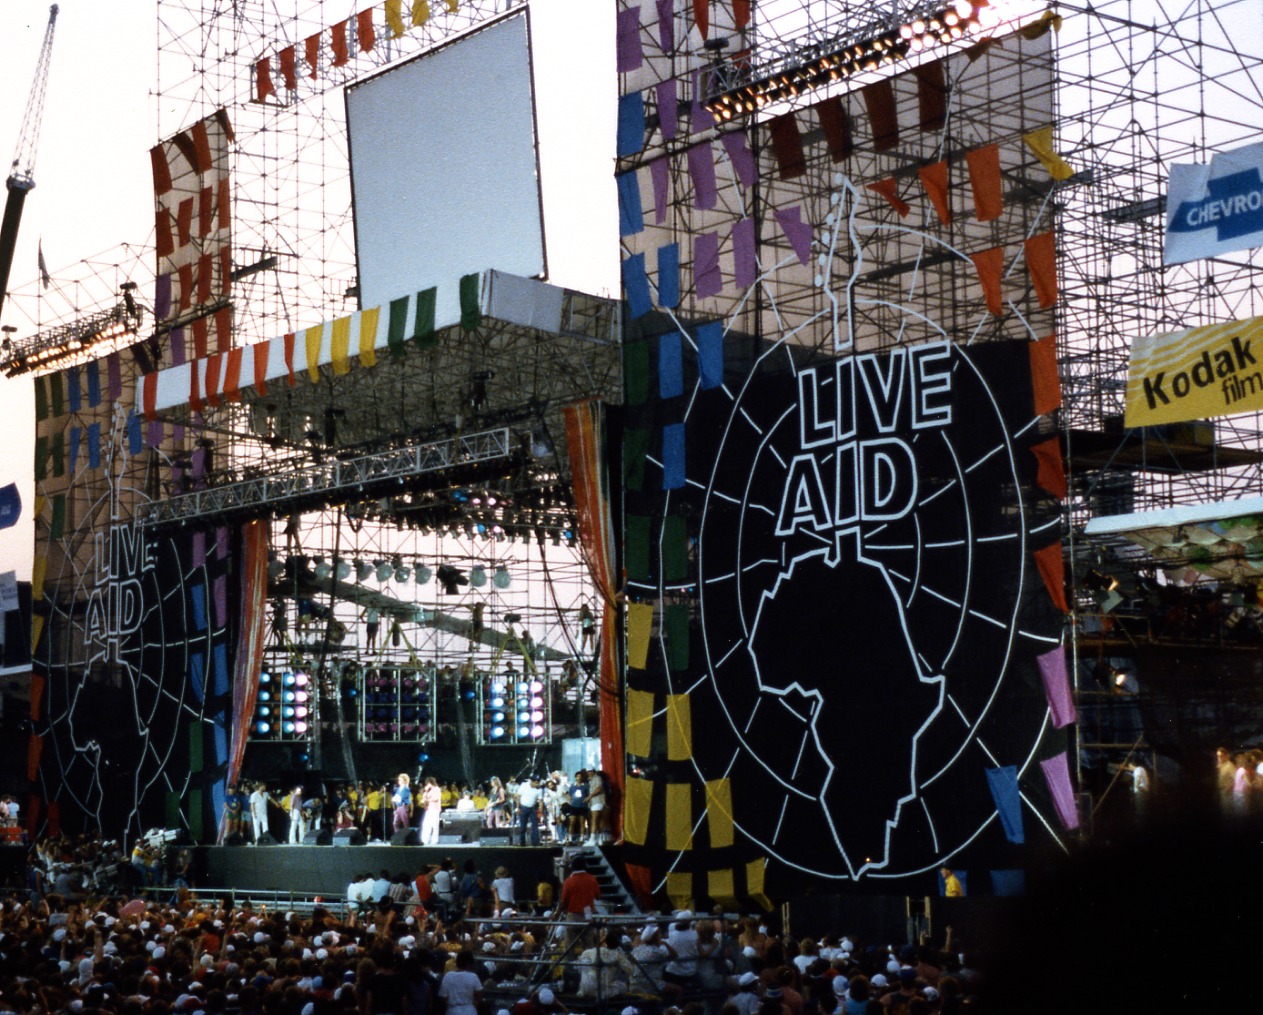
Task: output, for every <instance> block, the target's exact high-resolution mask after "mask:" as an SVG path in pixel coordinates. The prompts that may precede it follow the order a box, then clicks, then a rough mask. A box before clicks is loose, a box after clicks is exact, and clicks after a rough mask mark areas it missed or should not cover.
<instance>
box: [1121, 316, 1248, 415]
mask: <svg viewBox="0 0 1263 1015" xmlns="http://www.w3.org/2000/svg"><path fill="white" fill-rule="evenodd" d="M1260 409H1263V317H1251V318H1248V319H1246V320H1244V321H1228V322H1226V323H1224V324H1207V325H1204V326H1202V327H1199V328H1189V329H1187V330H1186V331H1175V332H1170V333H1168V334H1165V335H1146V336H1144V337H1142V338H1138V339H1136V341H1135V343H1134V344H1133V345H1132V350H1131V362H1130V363H1129V364H1128V369H1127V409H1126V413H1125V415H1124V423H1125V425H1127V426H1128V427H1135V426H1152V425H1153V424H1155V423H1180V422H1184V421H1186V420H1193V419H1206V418H1208V417H1211V416H1230V415H1232V414H1233V413H1238V412H1254V411H1257V410H1260Z"/></svg>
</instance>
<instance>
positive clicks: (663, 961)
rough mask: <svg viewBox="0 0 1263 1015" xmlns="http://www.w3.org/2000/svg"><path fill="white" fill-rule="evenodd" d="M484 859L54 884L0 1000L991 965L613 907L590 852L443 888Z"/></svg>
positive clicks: (41, 1007) (229, 1003) (567, 1007)
mask: <svg viewBox="0 0 1263 1015" xmlns="http://www.w3.org/2000/svg"><path fill="white" fill-rule="evenodd" d="M445 871H446V874H447V877H446V878H445V877H444V876H443V875H444V872H445ZM469 873H470V872H468V871H467V872H466V874H465V875H462V877H461V878H460V879H459V880H457V879H456V878H455V874H454V871H453V870H452V869H451V868H450V861H448V863H447V865H439V866H438V867H437V868H436V869H433V870H425V871H421V872H418V873H417V874H416V875H415V877H413V878H411V879H408V878H404V879H398V878H395V879H391V878H389V877H381V878H367V877H366V878H362V879H357V882H356V883H355V884H353V885H352V886H351V889H350V890H349V892H348V895H349V901H350V903H351V904H350V905H347V906H341V905H339V906H330V907H325V906H323V905H317V906H316V907H315V908H314V909H313V910H312V911H310V912H309V913H296V912H285V913H281V912H271V911H269V910H268V909H267V907H266V906H259V907H258V908H255V907H253V906H252V905H251V904H250V903H248V902H242V903H241V904H240V905H236V904H235V903H234V900H232V899H231V898H230V897H225V898H222V899H215V900H213V901H205V900H199V899H198V898H197V897H196V895H195V894H194V893H193V892H191V891H190V890H189V889H187V888H180V889H164V890H163V891H161V892H151V893H147V894H145V895H140V896H136V897H130V898H129V897H127V896H122V897H118V896H107V897H104V898H99V897H97V896H96V895H95V893H93V892H92V891H90V890H89V891H72V892H70V893H69V894H62V893H59V892H45V891H44V890H43V889H44V886H42V885H36V886H33V888H32V891H31V892H30V893H29V894H28V895H27V896H25V897H21V898H19V897H13V898H10V899H8V900H7V901H5V902H4V903H3V905H2V906H0V1011H18V1012H29V1013H32V1015H34V1013H44V1012H73V1013H76V1015H95V1013H97V1012H109V1013H119V1015H218V1013H236V1012H241V1013H255V1012H259V1013H266V1015H326V1013H335V1012H336V1013H343V1012H346V1013H350V1012H356V1013H358V1015H374V1013H383V1015H385V1013H394V1015H491V1013H494V1015H506V1013H509V1015H566V1013H568V1012H570V1011H572V1010H573V1011H578V1010H583V1011H602V1012H615V1013H620V1015H834V1013H836V1015H854V1013H857V1012H860V1013H865V1015H867V1013H869V1012H873V1013H885V1012H903V1013H908V1015H921V1013H951V1012H957V1011H962V1010H964V1008H965V1007H967V1006H969V1005H971V1004H972V1003H973V994H974V992H975V987H976V983H977V977H976V974H974V973H973V972H971V971H970V969H969V968H968V967H966V966H964V965H963V964H962V957H961V956H958V955H956V954H953V953H954V951H955V948H956V946H955V945H954V944H953V943H952V942H951V941H950V931H949V940H948V941H947V942H945V946H944V948H942V949H939V948H934V947H931V946H929V945H928V943H926V942H922V943H921V945H920V946H918V947H904V948H893V947H887V946H884V945H882V946H877V945H873V946H866V945H865V944H864V943H863V942H861V941H859V940H858V938H855V937H848V936H843V935H826V936H825V937H823V938H821V939H819V940H817V939H815V938H803V939H795V938H793V937H791V936H789V935H784V934H781V933H778V932H776V931H775V930H774V929H772V928H771V927H769V926H768V925H766V924H764V923H763V922H761V920H760V919H758V918H754V917H745V918H740V919H731V918H729V917H726V916H724V915H722V914H714V915H711V916H703V915H695V914H693V913H691V912H687V911H677V912H675V913H673V914H663V915H654V916H637V917H635V918H631V917H619V916H614V915H609V916H601V915H600V908H601V907H600V901H599V894H600V889H599V886H598V885H597V884H596V881H595V879H594V878H593V877H592V875H591V874H589V873H587V872H586V871H585V870H583V869H582V858H579V859H578V862H577V866H576V868H575V869H573V870H572V871H571V872H570V873H569V875H568V876H567V878H566V880H565V882H564V883H563V884H562V886H561V889H560V892H559V893H558V894H557V898H556V899H555V900H554V899H553V898H552V897H545V898H542V897H541V896H540V895H539V894H538V893H537V894H534V895H531V896H530V897H529V898H527V899H526V900H525V901H522V900H519V899H518V897H517V896H518V895H519V893H518V892H517V891H516V890H515V888H514V885H513V882H512V878H511V875H509V872H508V871H507V870H504V869H503V868H501V869H499V870H497V871H496V877H495V879H493V881H492V884H491V887H490V902H489V903H487V904H485V905H484V904H482V903H481V902H476V901H473V900H475V899H478V898H479V897H480V891H481V889H480V888H479V887H478V882H479V877H474V878H473V879H472V882H471V884H472V886H473V887H471V888H470V889H469V895H468V896H467V897H466V905H465V907H464V908H463V909H462V908H461V907H460V905H459V904H458V903H454V904H452V905H447V904H445V903H444V902H443V900H442V899H441V895H442V894H443V893H445V892H446V891H448V890H449V887H450V886H451V885H452V884H454V885H455V887H454V888H452V889H451V890H453V891H454V892H455V893H456V897H457V899H458V900H459V899H460V898H461V897H462V896H463V894H464V893H465V891H466V889H465V883H466V881H467V880H468V875H469ZM474 873H475V874H476V873H477V872H474ZM405 882H407V883H405ZM519 906H521V908H518V907H519ZM532 911H535V912H537V913H539V914H541V915H537V916H535V917H527V916H524V915H523V914H524V913H526V912H532ZM542 916H551V917H552V918H553V919H551V920H550V919H544V918H541V917H542ZM593 917H595V919H593Z"/></svg>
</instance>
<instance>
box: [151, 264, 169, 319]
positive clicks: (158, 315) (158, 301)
mask: <svg viewBox="0 0 1263 1015" xmlns="http://www.w3.org/2000/svg"><path fill="white" fill-rule="evenodd" d="M170 313H171V275H170V273H169V272H168V273H166V274H163V275H159V276H157V277H156V278H155V279H154V284H153V315H154V318H155V319H156V320H159V321H165V320H166V319H167V317H168V315H170Z"/></svg>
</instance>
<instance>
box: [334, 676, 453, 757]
mask: <svg viewBox="0 0 1263 1015" xmlns="http://www.w3.org/2000/svg"><path fill="white" fill-rule="evenodd" d="M435 682H436V675H435V671H434V670H433V669H430V668H422V669H413V668H409V667H390V666H381V667H369V668H367V669H364V670H361V671H360V672H359V673H358V674H357V676H356V681H355V684H354V687H355V691H356V694H355V698H356V702H357V709H356V734H357V735H358V737H359V739H360V740H365V741H372V742H375V743H380V742H383V741H384V742H390V743H431V742H432V741H433V740H434V728H435V722H434V689H435Z"/></svg>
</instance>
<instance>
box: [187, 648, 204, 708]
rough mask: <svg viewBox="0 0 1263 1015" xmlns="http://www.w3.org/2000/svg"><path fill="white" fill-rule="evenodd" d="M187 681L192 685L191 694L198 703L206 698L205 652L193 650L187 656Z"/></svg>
mask: <svg viewBox="0 0 1263 1015" xmlns="http://www.w3.org/2000/svg"><path fill="white" fill-rule="evenodd" d="M189 683H190V684H192V685H193V696H194V697H196V698H197V700H198V703H199V704H200V703H201V702H203V701H204V700H205V699H206V654H205V653H203V652H194V653H193V654H192V655H190V656H189Z"/></svg>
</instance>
